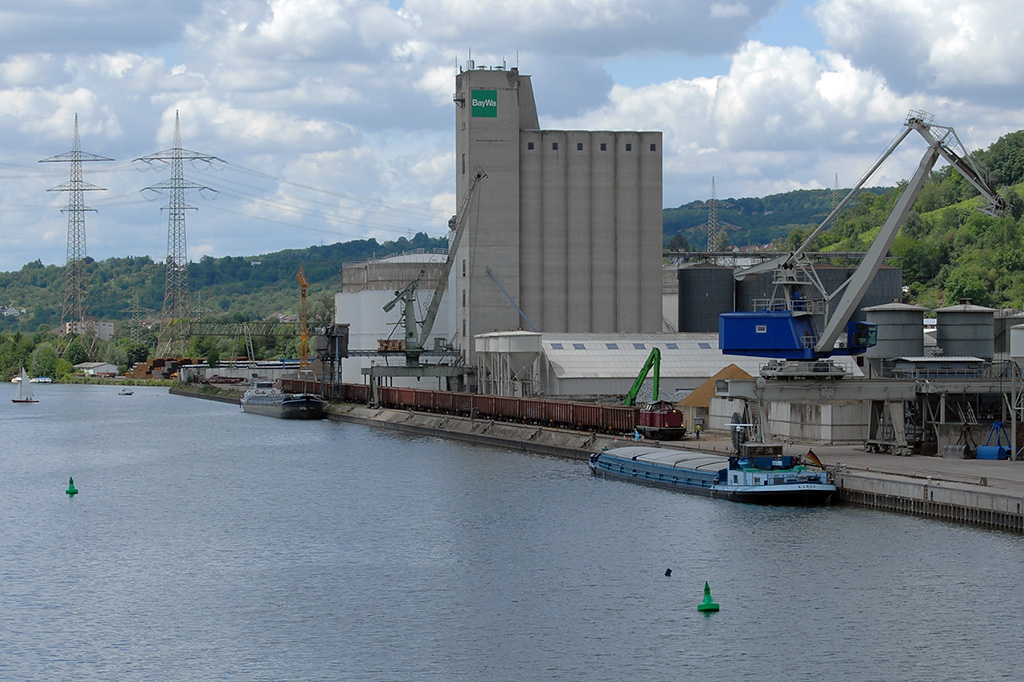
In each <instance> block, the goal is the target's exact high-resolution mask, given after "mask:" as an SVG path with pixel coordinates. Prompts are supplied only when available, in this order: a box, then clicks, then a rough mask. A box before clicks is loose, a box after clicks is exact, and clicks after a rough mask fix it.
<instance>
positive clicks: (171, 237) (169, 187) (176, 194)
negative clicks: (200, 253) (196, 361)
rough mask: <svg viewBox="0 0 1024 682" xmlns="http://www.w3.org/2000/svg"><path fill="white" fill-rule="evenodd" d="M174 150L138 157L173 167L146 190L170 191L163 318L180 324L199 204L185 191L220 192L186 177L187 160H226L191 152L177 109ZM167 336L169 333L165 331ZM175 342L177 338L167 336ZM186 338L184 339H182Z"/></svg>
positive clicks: (186, 314)
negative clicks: (192, 214)
mask: <svg viewBox="0 0 1024 682" xmlns="http://www.w3.org/2000/svg"><path fill="white" fill-rule="evenodd" d="M173 145H174V146H173V147H172V148H171V149H168V150H166V151H162V152H157V153H156V154H150V155H149V156H143V157H140V158H138V159H135V161H136V162H141V163H145V164H149V165H155V164H157V163H160V164H169V165H170V166H171V177H170V178H169V179H168V180H164V181H163V182H159V183H157V184H155V185H151V186H149V187H145V188H143V190H142V191H143V192H145V191H153V192H159V191H164V190H166V191H167V192H168V194H169V195H170V196H169V201H168V203H167V206H165V207H164V208H166V209H167V213H168V218H167V261H166V273H167V274H166V279H165V282H164V306H163V310H162V311H161V314H160V317H161V318H163V319H164V320H168V319H169V320H170V322H171V327H172V328H173V327H180V326H181V323H180V321H181V320H185V319H188V318H189V317H190V316H191V309H190V306H189V301H188V246H187V241H186V238H185V211H195V210H197V209H196V207H195V206H189V205H188V204H186V203H185V192H186V191H188V190H200V191H201V190H209V191H211V192H216V190H214V189H213V188H211V187H206V186H205V185H200V184H197V183H195V182H190V181H188V180H185V171H184V162H185V160H186V159H187V160H188V161H190V162H192V163H193V164H194V163H197V162H202V163H207V164H209V163H212V162H214V161H221V162H223V160H222V159H219V158H217V157H216V156H211V155H209V154H201V153H199V152H193V151H189V150H188V149H182V147H181V121H180V118H179V115H178V112H177V111H175V112H174V143H173ZM164 336H165V337H166V334H164ZM167 340H168V342H169V343H171V345H174V344H173V341H174V340H173V339H167ZM178 340H179V341H183V340H184V339H178Z"/></svg>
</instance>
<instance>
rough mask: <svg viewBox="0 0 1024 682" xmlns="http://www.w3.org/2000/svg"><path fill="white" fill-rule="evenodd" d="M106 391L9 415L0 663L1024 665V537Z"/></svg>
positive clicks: (808, 673)
mask: <svg viewBox="0 0 1024 682" xmlns="http://www.w3.org/2000/svg"><path fill="white" fill-rule="evenodd" d="M0 388H2V387H0ZM10 392H11V394H12V395H13V387H11V390H10ZM117 392H118V389H117V388H115V387H108V386H61V385H43V386H38V387H37V396H38V397H39V398H40V402H39V403H37V404H35V405H15V404H13V403H9V402H5V403H4V404H2V405H0V428H2V433H3V436H4V443H3V450H2V454H0V519H2V523H3V527H2V534H0V578H2V581H3V587H2V593H0V679H2V680H66V679H77V680H396V681H398V680H401V681H408V680H438V681H441V680H444V681H448V680H472V681H476V680H486V681H491V680H580V681H587V682H593V681H598V680H616V681H618V680H633V681H639V680H645V681H646V680H690V679H693V680H700V679H717V680H821V679H837V680H838V679H842V680H995V679H1008V680H1016V679H1021V675H1022V673H1021V665H1022V664H1024V653H1021V645H1020V643H1019V642H1018V641H1017V640H1018V639H1019V637H1020V633H1021V627H1022V623H1024V617H1022V609H1021V607H1022V602H1024V597H1022V591H1021V582H1022V578H1024V568H1022V567H1024V538H1021V537H1020V536H1017V535H1013V534H1009V533H1003V532H998V531H991V530H979V529H975V528H969V527H963V526H957V525H951V524H946V523H943V522H939V521H933V520H926V519H918V518H913V517H908V516H900V515H895V514H889V513H885V512H877V511H869V510H863V509H859V508H855V507H836V508H829V509H810V510H807V509H789V508H783V509H766V508H760V507H754V506H747V505H740V504H734V503H730V502H725V501H720V500H710V499H705V498H701V497H695V496H690V495H686V494H680V493H673V492H670V491H663V490H658V489H653V488H646V487H642V486H636V485H633V484H630V483H625V482H617V481H609V480H604V479H596V478H593V477H591V476H590V475H589V473H588V470H587V467H586V465H585V463H582V462H572V461H565V460H560V459H556V458H551V457H543V456H535V455H530V454H523V453H520V452H514V451H506V450H502V449H497V448H492V447H483V446H476V445H470V444H465V443H458V442H448V441H444V440H440V439H435V438H422V437H408V436H403V435H396V434H394V433H392V432H390V431H387V430H383V429H373V428H367V427H363V426H357V425H351V424H343V423H337V422H328V421H323V422H315V423H308V422H289V421H282V420H276V419H270V418H266V417H259V416H254V415H247V414H244V413H242V412H240V410H239V409H238V408H237V407H236V406H232V405H227V404H222V403H215V402H209V401H204V400H198V399H194V398H185V397H178V396H171V395H169V394H168V392H167V390H166V389H156V388H137V389H136V390H135V394H134V395H132V396H119V395H118V394H117ZM69 476H74V479H75V485H76V487H77V488H78V489H79V490H80V493H79V494H78V495H77V496H76V497H74V498H70V499H69V498H68V496H67V495H66V494H65V489H66V488H67V482H68V477H69ZM667 568H671V569H672V575H671V577H666V576H665V575H664V573H665V569H667ZM705 581H708V582H709V583H710V585H711V588H712V594H713V596H714V598H715V600H716V601H717V602H719V603H720V604H721V608H722V610H721V611H720V612H719V613H717V614H714V615H710V616H705V615H702V614H700V613H698V612H697V609H696V607H697V604H698V603H699V602H700V601H701V597H702V596H703V587H704V582H705Z"/></svg>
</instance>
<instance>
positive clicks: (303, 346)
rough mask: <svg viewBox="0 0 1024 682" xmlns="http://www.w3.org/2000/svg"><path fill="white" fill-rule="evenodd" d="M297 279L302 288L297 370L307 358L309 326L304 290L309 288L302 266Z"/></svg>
mask: <svg viewBox="0 0 1024 682" xmlns="http://www.w3.org/2000/svg"><path fill="white" fill-rule="evenodd" d="M297 278H298V280H299V286H300V287H302V302H301V304H300V305H299V369H303V368H305V366H306V361H307V359H308V358H309V326H308V321H307V320H308V316H307V314H306V288H307V287H308V286H309V282H307V281H306V268H305V267H304V266H301V265H300V266H299V274H298V275H297Z"/></svg>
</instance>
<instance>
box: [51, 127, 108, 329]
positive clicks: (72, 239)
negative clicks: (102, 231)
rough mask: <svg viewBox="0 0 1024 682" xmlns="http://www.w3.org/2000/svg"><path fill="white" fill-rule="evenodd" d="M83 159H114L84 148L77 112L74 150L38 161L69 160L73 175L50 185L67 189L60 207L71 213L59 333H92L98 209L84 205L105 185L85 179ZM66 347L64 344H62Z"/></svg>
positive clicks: (52, 188) (58, 190)
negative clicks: (89, 228)
mask: <svg viewBox="0 0 1024 682" xmlns="http://www.w3.org/2000/svg"><path fill="white" fill-rule="evenodd" d="M83 161H113V159H109V158H107V157H106V156H99V155H98V154H89V153H87V152H83V151H82V140H81V138H80V137H79V135H78V114H75V136H74V140H73V142H72V144H71V151H69V152H64V153H63V154H58V155H57V156H51V157H50V158H48V159H40V160H39V163H70V164H71V178H70V179H69V180H68V182H65V183H64V184H61V185H57V186H56V187H51V188H50V189H49V190H47V191H49V192H67V193H68V205H67V206H66V207H65V208H62V209H61V212H62V213H67V215H68V254H67V262H66V263H65V265H64V303H63V305H62V306H61V310H60V333H61V334H66V333H67V332H69V331H71V332H75V333H76V334H90V333H92V325H91V324H90V323H89V319H88V318H89V274H88V272H86V268H85V266H86V262H85V214H86V212H87V211H95V210H96V209H93V208H89V207H88V206H86V205H85V196H84V194H83V193H84V192H86V191H91V190H102V189H104V188H103V187H97V186H96V185H92V184H89V183H88V182H85V181H84V180H83V179H82V162H83ZM60 346H61V348H62V349H63V348H65V346H64V344H60Z"/></svg>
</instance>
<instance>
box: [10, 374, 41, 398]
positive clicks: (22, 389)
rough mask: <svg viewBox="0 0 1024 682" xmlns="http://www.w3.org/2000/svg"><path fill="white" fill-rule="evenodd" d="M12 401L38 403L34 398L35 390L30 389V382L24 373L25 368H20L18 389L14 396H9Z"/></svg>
mask: <svg viewBox="0 0 1024 682" xmlns="http://www.w3.org/2000/svg"><path fill="white" fill-rule="evenodd" d="M11 402H12V403H38V402H39V400H38V399H36V396H35V391H34V390H33V389H32V384H31V383H30V382H29V380H28V375H27V374H26V373H25V368H24V367H22V368H21V377H20V381H19V382H18V391H17V393H15V395H14V397H13V398H11Z"/></svg>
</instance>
